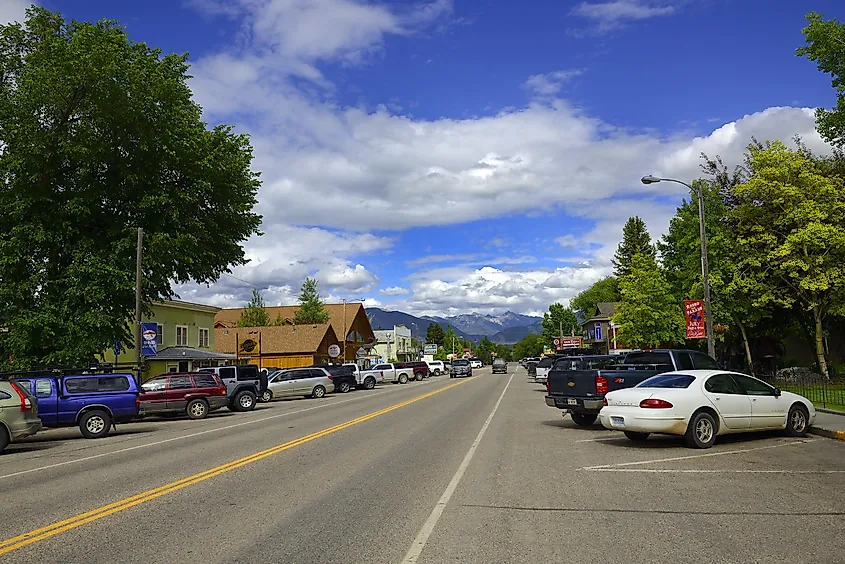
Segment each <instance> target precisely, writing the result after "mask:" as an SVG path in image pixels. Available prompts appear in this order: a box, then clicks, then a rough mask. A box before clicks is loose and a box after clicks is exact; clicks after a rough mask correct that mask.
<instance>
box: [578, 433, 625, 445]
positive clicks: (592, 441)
mask: <svg viewBox="0 0 845 564" xmlns="http://www.w3.org/2000/svg"><path fill="white" fill-rule="evenodd" d="M621 438H622V435H617V436H615V437H602V438H600V439H580V440H577V441H575V442H576V443H597V442H599V441H614V440H616V439H621Z"/></svg>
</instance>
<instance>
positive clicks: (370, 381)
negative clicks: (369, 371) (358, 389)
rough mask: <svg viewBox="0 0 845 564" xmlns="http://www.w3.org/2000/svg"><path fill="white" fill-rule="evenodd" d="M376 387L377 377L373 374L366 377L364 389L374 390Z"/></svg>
mask: <svg viewBox="0 0 845 564" xmlns="http://www.w3.org/2000/svg"><path fill="white" fill-rule="evenodd" d="M375 387H376V379H375V378H373V377H372V376H368V377H366V378H364V389H365V390H372V389H373V388H375Z"/></svg>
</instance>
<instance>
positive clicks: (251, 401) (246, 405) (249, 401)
mask: <svg viewBox="0 0 845 564" xmlns="http://www.w3.org/2000/svg"><path fill="white" fill-rule="evenodd" d="M235 409H236V410H237V411H252V410H253V409H255V394H253V393H252V392H250V391H249V390H244V391H242V392H238V395H236V396H235Z"/></svg>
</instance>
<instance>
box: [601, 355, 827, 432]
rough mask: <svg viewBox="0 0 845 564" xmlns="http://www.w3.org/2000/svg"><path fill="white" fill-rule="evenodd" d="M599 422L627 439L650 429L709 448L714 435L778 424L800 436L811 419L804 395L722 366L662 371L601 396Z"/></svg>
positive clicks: (810, 406)
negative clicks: (625, 387)
mask: <svg viewBox="0 0 845 564" xmlns="http://www.w3.org/2000/svg"><path fill="white" fill-rule="evenodd" d="M599 417H600V418H601V424H602V425H603V426H604V427H606V428H608V429H613V430H617V431H624V432H625V436H626V437H628V438H629V439H631V440H632V441H637V442H641V441H645V440H646V439H648V436H649V435H650V434H652V433H660V434H667V435H682V436H683V437H684V439H685V440H686V443H687V445H688V446H690V447H693V448H710V447H711V446H712V445H713V443H714V442H715V440H716V437H717V436H718V435H727V434H729V433H746V432H750V431H763V430H768V429H783V430H785V431H786V434H787V435H789V436H792V437H800V436H803V435H804V433H806V432H807V429H808V428H809V427H810V425H812V424H813V421H814V420H815V418H816V409H815V407H813V404H812V403H811V402H810V401H809V400H807V399H806V398H804V397H802V396H799V395H797V394H793V393H790V392H783V391H781V390H779V389H777V388H775V387H773V386H770V385H769V384H767V383H765V382H763V381H762V380H758V379H757V378H753V377H751V376H748V375H746V374H738V373H736V372H727V371H725V370H683V371H677V372H665V373H663V374H659V375H657V376H653V377H651V378H649V379H648V380H645V381H643V382H640V383H639V384H637V385H636V386H635V387H633V388H628V389H624V390H616V391H613V392H610V393H608V394H607V395H605V397H604V407H603V408H602V410H601V412H600V413H599Z"/></svg>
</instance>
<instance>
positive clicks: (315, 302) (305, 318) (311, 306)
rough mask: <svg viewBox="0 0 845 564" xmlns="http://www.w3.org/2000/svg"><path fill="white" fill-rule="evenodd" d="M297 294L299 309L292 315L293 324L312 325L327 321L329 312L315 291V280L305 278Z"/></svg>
mask: <svg viewBox="0 0 845 564" xmlns="http://www.w3.org/2000/svg"><path fill="white" fill-rule="evenodd" d="M300 291H301V293H300V294H299V309H297V310H296V314H295V315H294V317H293V323H294V325H312V324H320V323H328V322H329V312H328V311H326V307H325V305H324V304H323V300H321V299H320V293H319V292H318V291H317V280H316V279H314V278H306V279H305V282H303V283H302V288H301V290H300Z"/></svg>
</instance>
